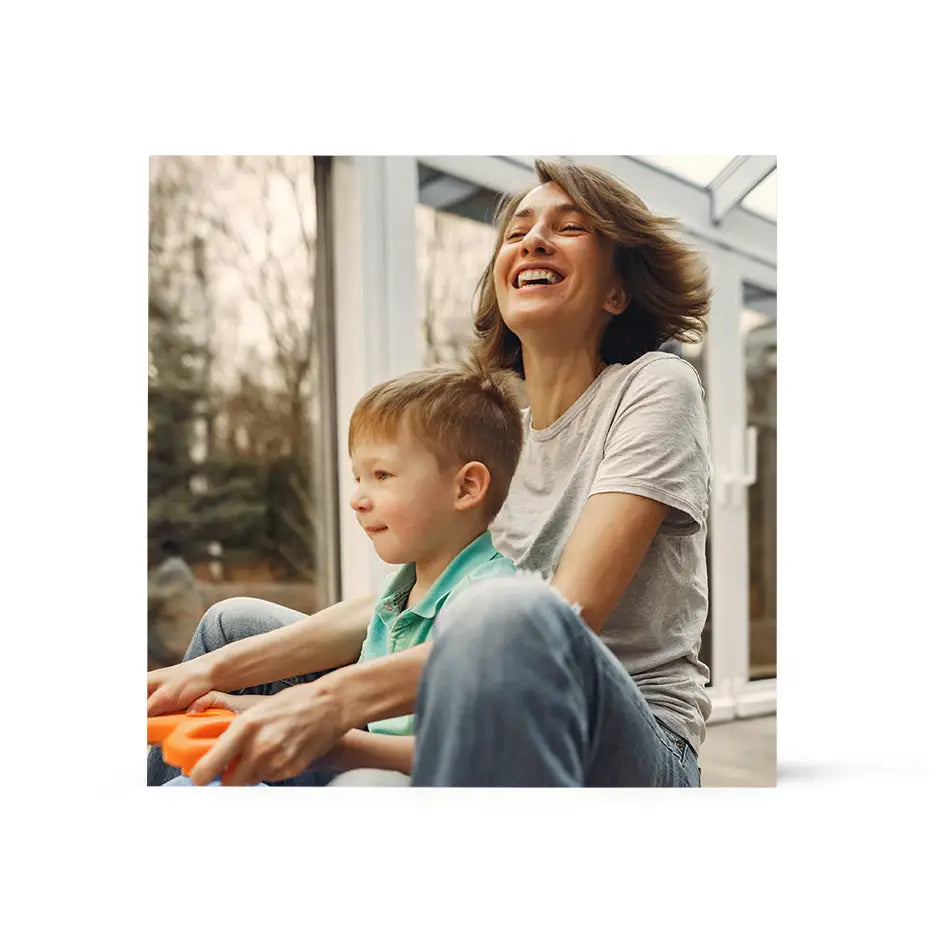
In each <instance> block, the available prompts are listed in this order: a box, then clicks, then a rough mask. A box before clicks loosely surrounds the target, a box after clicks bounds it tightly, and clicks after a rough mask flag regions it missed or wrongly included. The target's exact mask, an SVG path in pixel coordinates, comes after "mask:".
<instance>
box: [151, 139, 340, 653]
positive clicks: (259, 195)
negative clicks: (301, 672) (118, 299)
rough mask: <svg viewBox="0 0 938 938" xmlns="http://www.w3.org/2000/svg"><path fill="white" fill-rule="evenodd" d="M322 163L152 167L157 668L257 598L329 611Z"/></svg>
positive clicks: (204, 160) (251, 160) (187, 160)
mask: <svg viewBox="0 0 938 938" xmlns="http://www.w3.org/2000/svg"><path fill="white" fill-rule="evenodd" d="M316 238H317V228H316V200H315V186H314V174H313V160H312V158H311V157H154V158H152V159H151V163H150V232H149V272H150V289H149V406H148V567H149V576H148V600H149V601H148V633H149V643H148V658H149V663H150V666H151V667H152V666H158V665H164V664H170V663H173V662H175V661H178V660H180V658H181V657H182V655H183V653H184V652H185V650H186V647H187V646H188V642H189V639H190V638H191V635H192V632H193V631H194V629H195V626H196V625H197V624H198V621H199V617H200V616H201V613H202V612H203V611H204V610H205V609H207V608H208V607H209V606H211V605H212V604H213V603H215V602H217V601H218V600H220V599H223V598H226V597H230V596H238V595H250V596H257V597H260V598H262V599H268V600H272V601H273V602H277V603H280V604H282V605H285V606H289V607H291V608H293V609H296V610H298V611H300V612H302V613H304V614H306V613H310V612H314V611H316V610H317V609H319V608H321V606H322V605H323V603H322V601H321V600H322V597H323V591H322V590H321V588H320V584H319V583H318V582H317V570H318V569H319V567H320V564H321V561H322V558H323V552H324V551H325V550H331V549H333V548H332V546H331V545H328V544H324V543H323V538H322V529H321V525H320V524H319V518H320V517H321V512H319V511H318V510H317V506H318V504H319V502H320V499H319V495H318V491H317V479H316V477H315V475H314V467H315V466H316V465H317V462H316V460H315V458H314V451H315V449H316V447H318V445H319V443H320V438H321V434H322V433H323V432H324V430H323V427H322V416H323V415H321V414H320V412H319V400H320V394H319V368H318V363H317V354H318V347H317V343H318V333H317V316H318V315H319V314H321V311H322V288H323V283H322V278H321V277H319V276H317V269H316V258H317V251H316Z"/></svg>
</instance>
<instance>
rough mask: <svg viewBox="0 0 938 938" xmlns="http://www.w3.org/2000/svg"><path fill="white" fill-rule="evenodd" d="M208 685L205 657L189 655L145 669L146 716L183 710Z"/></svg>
mask: <svg viewBox="0 0 938 938" xmlns="http://www.w3.org/2000/svg"><path fill="white" fill-rule="evenodd" d="M211 689H212V674H211V668H210V667H209V666H208V665H207V664H206V663H205V661H204V660H203V659H202V658H201V657H199V658H193V659H192V660H191V661H183V662H182V663H181V664H174V665H172V667H169V668H159V669H158V670H156V671H148V672H147V716H148V717H155V716H159V715H160V714H161V713H177V712H179V711H180V710H185V709H186V707H188V706H189V704H191V703H192V702H193V701H195V700H198V699H199V698H200V697H202V696H203V695H204V694H207V693H208V692H209V691H210V690H211Z"/></svg>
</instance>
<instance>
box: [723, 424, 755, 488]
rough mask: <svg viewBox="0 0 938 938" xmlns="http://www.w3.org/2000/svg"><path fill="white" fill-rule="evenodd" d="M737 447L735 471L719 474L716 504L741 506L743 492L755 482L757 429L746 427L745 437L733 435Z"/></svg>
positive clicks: (739, 434)
mask: <svg viewBox="0 0 938 938" xmlns="http://www.w3.org/2000/svg"><path fill="white" fill-rule="evenodd" d="M735 436H736V440H737V441H738V443H739V445H738V446H737V447H736V459H735V460H734V462H735V463H736V471H735V472H733V471H731V472H727V473H720V474H719V476H718V478H717V503H718V504H720V505H725V504H727V502H731V503H732V504H734V505H737V506H739V505H742V503H743V490H744V489H746V488H748V487H749V486H750V485H752V484H753V483H754V482H755V481H756V477H757V476H758V471H759V468H758V467H759V463H758V438H759V431H758V428H757V427H746V432H745V436H744V435H743V434H741V433H738V434H736V435H735Z"/></svg>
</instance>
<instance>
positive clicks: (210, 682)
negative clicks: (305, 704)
mask: <svg viewBox="0 0 938 938" xmlns="http://www.w3.org/2000/svg"><path fill="white" fill-rule="evenodd" d="M374 603H375V597H374V596H365V597H361V598H359V599H349V600H345V601H344V602H340V603H336V604H335V605H333V606H329V607H327V608H326V609H321V610H320V611H319V612H317V613H314V614H313V615H311V616H307V617H306V618H305V619H301V620H300V621H299V622H294V623H293V624H292V625H287V626H284V627H283V628H279V629H274V630H273V631H272V632H267V633H265V634H263V635H253V636H251V637H250V638H244V639H241V640H240V641H237V642H232V643H231V644H230V645H226V646H225V647H223V648H219V649H217V650H216V651H212V652H209V653H208V654H205V655H200V656H199V657H198V658H193V659H191V660H190V661H184V662H182V663H181V664H177V665H173V666H172V667H170V668H161V669H159V670H157V671H151V672H149V673H148V674H147V714H148V715H149V716H154V715H156V714H159V713H167V712H171V711H174V710H183V709H185V708H186V707H188V706H189V704H191V703H192V702H193V701H194V700H196V699H197V698H199V697H201V696H202V695H203V694H206V693H208V691H210V690H221V691H226V690H239V689H240V688H242V687H252V686H254V685H255V684H266V683H268V682H270V681H279V680H282V679H283V678H287V677H293V676H294V675H296V674H305V673H307V672H309V671H324V670H326V669H328V668H337V667H340V666H342V665H346V664H349V663H350V662H353V661H355V660H356V659H357V658H358V655H359V653H360V652H361V647H362V643H363V642H364V641H365V636H366V634H367V632H368V623H369V622H370V621H371V615H372V612H373V610H374Z"/></svg>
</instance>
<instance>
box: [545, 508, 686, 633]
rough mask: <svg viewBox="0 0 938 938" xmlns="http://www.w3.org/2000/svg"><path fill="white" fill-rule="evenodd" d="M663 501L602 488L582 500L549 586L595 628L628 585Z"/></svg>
mask: <svg viewBox="0 0 938 938" xmlns="http://www.w3.org/2000/svg"><path fill="white" fill-rule="evenodd" d="M667 513H668V506H667V505H663V504H662V503H661V502H656V501H654V500H653V499H651V498H645V497H644V496H642V495H632V494H629V493H627V492H603V493H602V494H599V495H593V496H591V497H590V498H588V499H587V501H586V504H585V505H584V506H583V511H582V513H581V514H580V517H579V519H578V520H577V523H576V526H575V527H574V529H573V533H572V534H571V535H570V539H569V540H568V541H567V546H566V547H565V548H564V552H563V556H562V557H561V560H560V566H559V567H558V568H557V572H556V573H555V574H554V579H553V585H554V587H555V588H556V589H557V591H558V592H559V593H560V594H561V595H562V596H564V597H565V598H566V600H567V601H568V602H571V603H579V604H580V606H581V607H582V609H581V611H580V616H581V617H582V619H583V621H584V622H586V624H587V625H588V626H589V627H590V628H591V629H592V630H593V631H594V632H599V631H600V630H601V629H602V627H603V625H605V623H606V619H608V618H609V615H610V613H611V612H612V610H613V609H614V608H615V606H616V603H617V602H618V601H619V599H620V597H621V596H622V594H623V593H624V592H625V591H626V589H627V588H628V585H629V583H631V582H632V578H633V577H634V576H635V572H636V571H637V570H638V568H639V566H640V565H641V562H642V559H643V558H644V556H645V554H646V553H647V551H648V548H649V546H650V545H651V542H652V540H653V539H654V536H655V533H656V532H657V530H658V527H659V526H660V525H661V522H662V521H664V518H665V515H666V514H667Z"/></svg>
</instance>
